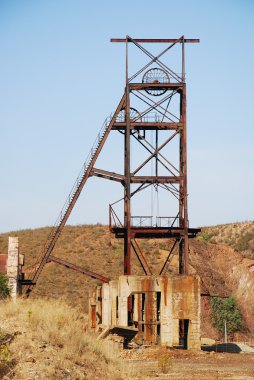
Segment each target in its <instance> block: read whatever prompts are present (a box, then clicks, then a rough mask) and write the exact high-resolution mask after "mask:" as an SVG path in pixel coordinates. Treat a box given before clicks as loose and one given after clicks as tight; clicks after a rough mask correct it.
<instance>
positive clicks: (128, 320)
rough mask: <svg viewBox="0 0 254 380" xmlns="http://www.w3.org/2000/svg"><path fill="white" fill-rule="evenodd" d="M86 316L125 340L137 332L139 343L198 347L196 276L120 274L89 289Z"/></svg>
mask: <svg viewBox="0 0 254 380" xmlns="http://www.w3.org/2000/svg"><path fill="white" fill-rule="evenodd" d="M129 305H131V308H129ZM89 320H90V327H91V328H92V329H96V328H97V329H99V328H102V329H104V330H105V329H107V330H108V331H109V332H110V331H113V333H114V332H115V333H120V334H122V335H123V336H124V337H125V340H126V343H128V342H129V341H130V340H131V338H132V337H134V336H136V335H137V336H138V337H139V342H140V344H149V345H150V344H164V345H167V346H170V347H173V346H182V347H184V348H188V349H200V284H199V277H198V276H189V275H178V276H177V275H174V276H171V277H167V276H120V277H119V279H118V280H113V281H110V282H109V283H108V284H103V285H102V286H97V287H95V288H94V289H93V290H91V292H90V296H89ZM121 329H122V330H123V331H122V332H121V331H120V330H121Z"/></svg>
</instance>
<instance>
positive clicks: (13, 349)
mask: <svg viewBox="0 0 254 380" xmlns="http://www.w3.org/2000/svg"><path fill="white" fill-rule="evenodd" d="M0 320H1V322H0V328H1V330H2V331H5V332H8V333H11V334H15V338H14V340H13V341H12V343H11V345H10V358H9V359H8V361H9V363H10V369H9V374H8V376H7V377H6V379H17V380H35V379H38V380H44V379H52V380H53V379H54V380H60V379H69V380H72V379H73V380H74V379H75V380H83V379H126V378H128V376H127V368H125V365H124V362H123V360H122V359H121V358H120V357H119V356H118V350H116V347H115V345H114V343H113V342H110V341H97V340H96V336H95V335H94V334H90V333H88V332H86V331H85V326H86V318H85V317H84V314H80V313H79V311H78V310H77V309H75V308H73V307H70V306H68V305H67V304H66V303H65V302H64V301H61V300H57V301H52V300H51V301H49V300H42V299H37V300H18V301H17V302H15V303H13V302H11V301H8V302H1V308H0ZM12 367H13V368H12ZM128 370H129V368H128ZM0 378H1V376H0Z"/></svg>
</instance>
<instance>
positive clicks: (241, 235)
mask: <svg viewBox="0 0 254 380" xmlns="http://www.w3.org/2000/svg"><path fill="white" fill-rule="evenodd" d="M198 239H200V240H205V241H208V242H210V243H214V244H225V245H228V246H230V247H231V248H233V249H235V250H236V251H238V252H241V253H242V255H243V256H245V257H247V258H250V259H254V222H241V223H230V224H221V225H217V226H211V227H203V228H202V232H201V233H200V235H199V237H198Z"/></svg>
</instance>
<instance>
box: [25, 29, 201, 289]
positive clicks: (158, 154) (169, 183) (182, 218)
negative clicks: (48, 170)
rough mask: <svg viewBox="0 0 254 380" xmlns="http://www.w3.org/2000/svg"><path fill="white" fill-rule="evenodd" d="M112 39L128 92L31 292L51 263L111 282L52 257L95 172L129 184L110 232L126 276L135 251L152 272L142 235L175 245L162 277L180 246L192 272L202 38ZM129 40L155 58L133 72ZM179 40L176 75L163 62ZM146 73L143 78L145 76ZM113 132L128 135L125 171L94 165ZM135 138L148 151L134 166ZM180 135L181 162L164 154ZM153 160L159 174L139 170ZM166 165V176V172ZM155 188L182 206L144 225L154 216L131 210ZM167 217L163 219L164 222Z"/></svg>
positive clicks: (182, 263)
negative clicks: (196, 71)
mask: <svg viewBox="0 0 254 380" xmlns="http://www.w3.org/2000/svg"><path fill="white" fill-rule="evenodd" d="M111 42H122V43H125V49H126V71H125V76H126V83H125V92H124V95H123V97H122V99H121V100H120V102H119V105H118V107H117V108H116V110H115V112H114V114H113V116H112V117H110V118H109V119H106V120H105V123H104V125H103V127H102V129H101V131H100V133H99V134H98V136H97V139H96V141H95V144H94V146H93V148H92V150H91V152H90V153H89V155H88V158H87V160H86V162H85V164H84V165H83V167H82V170H81V172H80V174H79V176H78V178H77V181H76V182H75V184H74V186H73V188H72V190H71V193H70V195H69V196H68V198H67V200H66V202H65V205H64V207H63V209H62V210H61V212H60V215H59V217H58V219H57V221H56V223H55V225H54V227H53V228H52V231H51V233H50V235H49V236H48V239H47V242H46V244H45V246H44V248H43V250H42V253H41V256H40V258H39V259H38V260H37V263H36V264H35V266H34V267H33V271H32V273H31V275H30V277H29V278H28V279H26V280H23V285H26V286H27V291H28V292H29V291H31V289H32V287H33V286H34V285H35V284H36V282H37V280H38V278H39V276H40V274H41V271H42V270H43V268H44V266H45V265H46V263H48V262H55V263H58V264H60V265H64V266H65V267H67V268H71V269H73V270H76V271H79V272H81V273H84V274H86V275H88V276H90V277H92V278H97V279H99V280H101V281H103V282H108V281H109V279H108V278H107V277H105V276H101V275H99V274H97V273H94V272H91V271H89V270H87V269H84V268H80V267H79V266H76V265H74V264H71V263H69V262H66V261H64V260H62V259H59V258H56V257H53V256H52V255H51V254H52V251H53V249H54V247H55V244H56V242H57V240H58V238H59V236H60V235H61V232H62V230H63V227H64V226H65V224H66V222H67V220H68V218H69V216H70V213H71V211H72V209H73V207H74V205H75V203H76V201H77V199H78V197H79V195H80V193H81V191H82V189H83V187H84V185H85V183H86V181H87V180H88V178H90V177H92V176H97V177H100V178H104V179H108V180H113V181H116V182H119V183H121V184H122V185H123V188H124V195H123V198H122V200H123V203H124V217H123V221H122V220H121V218H120V217H119V216H118V215H117V214H116V212H115V211H114V208H113V205H110V212H109V228H110V230H111V231H112V232H113V233H114V234H115V236H116V237H117V238H122V239H124V274H125V275H130V274H131V256H132V252H134V253H135V254H136V256H137V258H138V260H139V262H140V265H141V267H142V268H143V270H144V273H145V274H146V275H151V274H152V270H151V268H150V266H149V264H148V262H147V260H146V258H145V255H144V254H143V253H142V251H141V249H140V246H139V244H138V242H137V239H148V238H167V239H170V240H171V243H172V244H171V245H170V247H171V248H170V251H169V255H168V257H167V259H166V261H165V263H164V265H163V267H162V269H161V271H160V274H161V275H163V274H165V273H166V271H167V269H168V267H169V265H170V262H171V260H172V257H173V255H174V254H175V252H176V251H177V248H178V253H179V273H181V274H187V273H188V239H189V238H192V237H194V236H196V234H197V232H199V230H198V229H195V228H189V225H188V224H189V223H188V207H187V147H186V83H185V44H186V43H197V42H199V40H197V39H185V38H184V36H181V37H180V38H178V39H133V38H131V37H130V36H126V38H125V39H111ZM145 43H151V44H154V43H164V44H165V43H166V44H169V46H167V47H166V48H164V49H163V50H162V51H161V52H160V53H159V54H157V55H154V54H153V53H151V52H150V51H148V50H147V49H146V48H145V47H144V46H143V44H145ZM129 44H132V45H134V46H136V47H137V49H139V50H140V51H141V52H142V53H144V55H145V56H147V57H149V59H150V60H149V62H148V63H146V64H145V65H144V66H142V67H141V68H139V69H138V70H137V71H136V72H135V73H133V74H132V75H131V76H129ZM179 44H180V46H181V69H180V71H181V74H179V72H178V73H176V72H175V70H173V69H172V68H170V67H169V66H168V65H167V64H166V63H165V62H163V61H162V58H165V54H166V53H167V52H169V51H170V50H171V49H172V48H173V47H175V46H179ZM153 65H156V67H152V66H153ZM141 75H143V77H140V76H141ZM134 80H135V81H134ZM136 80H138V81H136ZM133 99H136V101H138V102H140V104H142V107H143V110H142V111H139V110H137V109H136V108H134V107H133V105H132V102H133ZM175 99H177V100H175ZM174 101H175V102H176V101H177V102H178V112H176V111H175V109H173V107H172V103H173V102H174ZM111 131H118V132H119V133H121V134H122V135H123V137H124V173H123V174H119V173H115V172H111V171H107V170H102V169H98V168H95V163H96V160H97V158H98V156H99V154H100V152H101V150H102V148H103V146H104V144H105V142H106V140H107V137H108V136H109V134H110V132H111ZM148 131H155V142H154V143H152V142H151V141H149V139H147V137H146V134H147V132H148ZM162 133H164V134H165V133H166V135H167V137H165V139H164V141H163V142H160V144H159V141H161V134H162ZM131 139H133V141H136V143H138V144H139V145H140V147H142V149H144V150H145V151H146V152H147V154H148V156H147V158H146V159H144V160H143V161H142V162H141V163H139V164H137V165H136V167H135V169H134V170H131V165H130V162H131V150H130V147H131ZM176 139H178V145H179V149H178V151H179V153H178V157H177V161H178V163H177V165H176V164H175V163H173V162H171V159H169V157H167V155H166V154H165V153H164V152H163V149H164V148H165V147H167V146H168V145H170V143H172V141H175V140H176ZM151 162H154V166H155V173H154V175H140V172H141V171H142V170H144V169H145V168H147V165H148V164H149V163H151ZM162 169H163V174H161V171H162ZM133 185H136V186H138V187H137V189H135V190H134V191H132V189H131V187H132V186H133ZM151 186H154V187H155V188H156V189H159V188H160V189H164V190H165V191H167V192H168V194H170V195H171V196H172V197H173V198H174V199H175V200H176V202H177V204H178V212H177V215H174V216H171V217H161V216H158V217H157V218H156V223H155V225H154V224H153V223H152V222H151V223H150V224H149V223H148V225H147V224H146V225H144V224H142V223H143V222H142V221H144V220H149V218H150V216H146V217H145V216H139V217H138V218H140V219H139V221H140V224H139V225H135V223H134V219H135V218H137V217H135V216H133V215H132V214H131V202H132V198H133V197H134V196H135V195H136V194H137V193H139V192H141V191H144V190H145V189H147V188H148V187H151ZM115 203H116V202H115ZM162 221H163V222H164V224H163V225H162ZM165 222H166V225H165Z"/></svg>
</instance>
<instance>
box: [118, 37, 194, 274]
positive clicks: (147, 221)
mask: <svg viewBox="0 0 254 380" xmlns="http://www.w3.org/2000/svg"><path fill="white" fill-rule="evenodd" d="M111 42H122V43H125V44H126V84H125V93H124V96H123V100H122V101H123V103H122V105H121V110H120V112H119V113H118V116H117V118H116V120H115V122H114V125H113V127H112V129H116V130H119V131H122V133H124V177H123V182H122V183H123V185H124V223H123V224H122V223H121V222H120V220H119V218H118V217H117V216H116V214H115V213H114V210H113V208H111V209H110V212H111V215H112V218H110V221H112V220H113V221H114V222H115V223H114V224H113V225H112V224H111V223H110V227H111V231H112V232H113V233H115V235H116V237H122V238H123V239H124V274H126V275H130V274H131V251H132V249H133V251H134V252H135V253H136V254H137V257H138V259H139V261H140V263H141V265H142V267H143V269H144V273H145V274H150V275H151V274H152V271H151V269H150V267H149V265H148V263H147V261H146V259H145V257H144V255H143V254H142V252H141V249H140V247H139V245H138V243H137V240H136V239H150V238H154V239H159V238H167V239H172V246H171V249H170V252H169V255H168V257H167V260H166V261H165V263H164V265H163V267H162V268H161V270H160V273H159V274H160V275H164V274H165V273H166V271H167V269H168V264H169V262H170V260H171V259H172V257H171V256H172V255H173V251H174V252H175V250H176V248H177V247H178V252H179V273H180V274H188V252H189V250H188V239H189V238H192V237H195V236H196V234H197V232H199V230H198V229H195V228H189V221H188V206H187V196H188V194H187V148H186V84H185V44H186V43H197V42H199V40H198V39H185V38H184V37H183V36H182V37H180V38H179V39H132V38H131V37H129V36H127V37H126V38H125V39H111ZM143 43H150V44H154V43H164V44H165V43H166V44H169V46H167V47H166V48H164V50H162V51H161V52H160V53H159V54H157V55H156V56H155V55H154V54H152V53H151V52H150V51H148V50H147V49H146V48H145V47H144V46H143ZM129 44H133V45H135V46H136V47H137V48H138V49H140V50H141V52H143V53H144V55H145V56H147V57H149V58H150V61H149V62H148V63H147V64H146V65H144V66H142V67H141V68H140V69H139V70H138V71H137V72H135V73H133V74H132V75H131V76H129V69H128V67H129V54H128V45H129ZM176 45H180V46H181V59H180V68H178V71H177V73H176V72H175V71H173V70H172V69H171V68H170V67H169V66H168V65H167V64H165V63H164V62H163V61H162V60H161V58H162V57H163V56H164V55H166V53H167V52H169V51H170V50H171V49H172V48H174V47H175V46H176ZM179 72H180V74H179ZM136 99H138V100H139V105H140V107H142V111H141V109H140V108H139V109H138V110H137V109H136V108H135V107H134V106H133V105H132V102H133V100H134V101H135V100H136ZM171 105H173V106H172V107H171ZM171 108H173V109H171ZM148 131H155V141H154V143H152V142H151V141H148V139H147V138H146V136H147V132H148ZM161 135H162V137H161ZM131 139H135V140H136V141H137V142H138V143H139V144H140V145H142V146H143V148H144V149H145V150H146V151H147V152H148V156H147V158H146V159H145V160H144V161H143V162H142V163H140V164H139V165H138V166H136V167H135V168H134V170H131V168H130V161H131V150H130V146H131ZM175 140H177V144H178V152H176V154H177V155H178V159H177V161H178V162H177V163H176V164H175V163H174V164H173V163H172V161H171V159H170V158H168V157H167V156H165V154H164V153H163V152H162V151H163V149H165V147H166V146H167V145H168V144H172V142H175ZM151 162H153V165H154V173H153V175H147V174H146V175H140V173H141V172H142V170H143V169H145V167H147V165H148V164H149V163H151ZM133 184H138V185H139V187H138V188H137V189H136V190H135V191H131V186H132V185H133ZM148 186H153V187H154V188H155V189H156V190H157V191H158V189H159V188H162V189H164V190H166V191H167V192H168V194H169V196H171V200H170V201H171V202H173V201H174V202H176V203H177V207H174V209H176V213H175V215H173V216H172V215H170V216H167V215H166V216H165V215H163V216H161V215H157V216H156V218H155V219H156V220H153V217H152V216H138V217H137V216H133V215H132V214H131V202H132V199H133V197H135V195H136V194H137V193H138V192H140V191H143V190H144V189H146V188H147V187H148ZM134 215H135V214H134Z"/></svg>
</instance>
